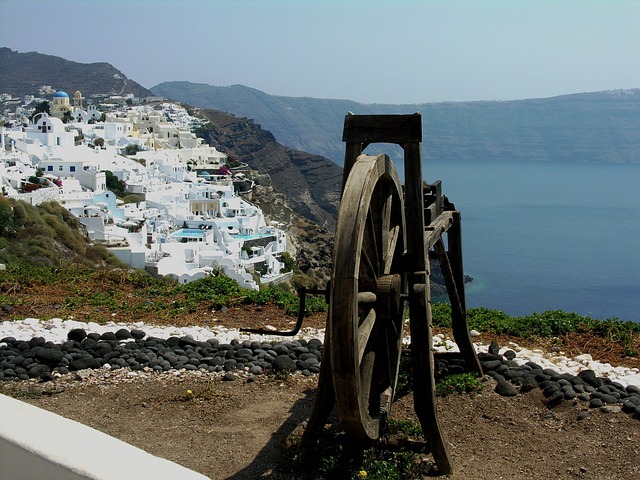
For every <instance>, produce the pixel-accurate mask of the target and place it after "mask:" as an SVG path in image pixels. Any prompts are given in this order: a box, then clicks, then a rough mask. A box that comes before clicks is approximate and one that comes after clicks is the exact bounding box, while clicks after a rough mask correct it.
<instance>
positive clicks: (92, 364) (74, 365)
mask: <svg viewBox="0 0 640 480" xmlns="http://www.w3.org/2000/svg"><path fill="white" fill-rule="evenodd" d="M101 366H102V362H101V361H100V359H99V358H79V359H78V360H74V361H72V362H70V363H69V370H71V371H74V370H84V369H86V368H100V367H101Z"/></svg>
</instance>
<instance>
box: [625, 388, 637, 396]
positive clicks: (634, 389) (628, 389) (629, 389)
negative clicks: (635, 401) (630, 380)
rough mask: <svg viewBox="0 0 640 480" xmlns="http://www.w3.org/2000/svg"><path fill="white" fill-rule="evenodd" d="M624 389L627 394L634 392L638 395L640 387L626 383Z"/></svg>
mask: <svg viewBox="0 0 640 480" xmlns="http://www.w3.org/2000/svg"><path fill="white" fill-rule="evenodd" d="M625 390H626V391H627V393H628V394H636V395H638V396H640V387H638V386H637V385H627V388H626V389H625Z"/></svg>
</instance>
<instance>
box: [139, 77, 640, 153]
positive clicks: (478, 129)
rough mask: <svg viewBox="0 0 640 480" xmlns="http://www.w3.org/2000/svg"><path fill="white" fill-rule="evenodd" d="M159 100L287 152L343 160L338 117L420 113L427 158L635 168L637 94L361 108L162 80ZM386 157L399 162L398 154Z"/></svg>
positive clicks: (639, 129)
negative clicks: (193, 109) (257, 133)
mask: <svg viewBox="0 0 640 480" xmlns="http://www.w3.org/2000/svg"><path fill="white" fill-rule="evenodd" d="M151 91H152V92H153V93H154V94H156V95H159V96H163V97H166V98H171V99H173V100H176V101H181V102H186V103H189V104H191V105H194V106H197V107H201V108H215V109H217V110H222V111H226V112H229V113H233V114H235V115H239V116H246V117H250V118H253V119H254V120H255V121H256V122H257V123H259V124H260V125H262V126H263V127H264V128H266V129H268V130H269V131H271V132H272V133H273V134H274V136H275V138H276V140H277V141H278V142H279V143H282V144H283V145H287V146H289V147H291V148H295V149H298V150H303V151H306V152H310V153H314V154H317V155H321V156H324V157H326V158H329V159H331V160H332V161H334V162H335V163H337V164H338V165H342V163H343V155H344V146H343V144H342V142H341V137H342V125H343V119H344V115H345V114H346V113H347V112H349V111H352V112H354V113H356V114H389V113H394V114H411V113H415V112H417V111H418V112H420V113H422V115H423V130H424V132H423V152H424V153H423V155H424V159H425V160H431V159H438V160H444V161H468V160H473V161H477V160H483V161H486V160H494V161H543V162H565V163H640V89H631V90H608V91H603V92H588V93H574V94H567V95H561V96H557V97H551V98H541V99H524V100H507V101H476V102H440V103H423V104H403V105H393V104H363V103H358V102H354V101H351V100H327V99H315V98H311V97H284V96H274V95H269V94H266V93H264V92H261V91H260V90H257V89H254V88H251V87H246V86H243V85H232V86H226V87H216V86H211V85H208V84H202V83H192V82H185V81H180V82H163V83H161V84H159V85H156V86H155V87H152V88H151ZM391 155H392V156H394V155H395V157H399V156H400V154H399V153H398V151H396V153H395V154H393V153H392V154H391Z"/></svg>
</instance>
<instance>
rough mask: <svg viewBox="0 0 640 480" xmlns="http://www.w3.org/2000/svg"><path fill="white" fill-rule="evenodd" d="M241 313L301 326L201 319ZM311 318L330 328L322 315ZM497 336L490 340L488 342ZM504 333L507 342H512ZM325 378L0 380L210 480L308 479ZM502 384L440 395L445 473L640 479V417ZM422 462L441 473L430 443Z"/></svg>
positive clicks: (484, 479)
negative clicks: (297, 450) (514, 392)
mask: <svg viewBox="0 0 640 480" xmlns="http://www.w3.org/2000/svg"><path fill="white" fill-rule="evenodd" d="M239 319H242V323H243V325H244V326H249V325H250V326H264V325H265V324H270V325H273V326H276V327H278V328H290V327H291V326H292V323H295V319H291V318H288V317H285V316H283V315H282V314H281V313H278V312H277V311H276V310H273V309H271V308H269V307H265V308H260V309H256V308H255V307H254V308H253V310H251V311H247V310H245V311H236V310H235V309H231V310H228V311H225V312H215V314H211V317H210V318H208V319H207V318H205V319H202V317H201V319H200V324H205V325H206V324H222V325H226V326H229V327H232V326H234V327H237V326H239V325H238V323H239ZM251 324H253V325H251ZM305 325H306V326H317V327H321V326H324V316H317V317H314V318H313V319H311V320H308V321H307V322H306V323H305ZM491 340H492V338H481V341H482V342H483V343H488V342H490V341H491ZM498 340H499V342H500V343H502V344H504V343H503V342H506V341H507V340H508V339H506V338H502V339H498ZM556 344H557V341H556ZM562 345H563V348H566V349H567V350H568V351H569V352H571V353H576V352H577V353H592V354H593V355H594V358H598V353H599V352H600V353H602V355H603V356H604V357H605V358H607V359H608V360H609V361H611V362H612V363H614V364H625V363H627V366H635V362H636V359H624V358H620V357H617V356H616V355H615V354H614V352H613V351H612V350H610V349H609V350H608V347H607V346H606V345H605V344H603V343H602V341H601V340H594V339H585V338H581V337H572V338H568V337H567V338H563V339H562ZM584 345H588V346H589V347H590V348H584ZM530 346H533V345H530ZM538 346H542V347H544V346H545V345H544V344H543V345H538ZM547 346H549V345H547ZM616 360H617V361H616ZM628 362H631V363H630V364H629V363H628ZM136 373H137V372H136ZM317 381H318V377H317V376H312V377H304V376H302V375H301V374H293V375H289V376H287V377H278V378H276V377H274V376H267V375H261V376H258V377H255V378H254V379H252V380H248V378H247V377H241V378H239V379H238V380H235V381H226V382H225V381H221V380H220V379H219V378H217V377H214V376H210V375H205V374H204V373H202V372H195V373H186V372H185V373H183V374H181V375H178V376H176V375H173V374H171V373H164V374H157V373H153V372H147V373H140V374H138V375H136V376H133V375H127V373H126V372H120V373H116V372H112V373H105V372H104V371H93V372H91V373H81V374H78V373H74V374H70V375H66V376H64V377H62V378H61V379H57V380H54V381H51V382H46V383H35V382H11V383H4V384H2V383H0V392H1V393H4V394H7V395H10V396H13V397H16V398H18V399H20V400H22V401H26V402H29V403H31V404H33V405H36V406H38V407H41V408H44V409H46V410H49V411H52V412H55V413H58V414H60V415H62V416H64V417H67V418H70V419H73V420H76V421H78V422H81V423H83V424H86V425H89V426H91V427H93V428H96V429H97V430H100V431H103V432H105V433H107V434H109V435H112V436H113V437H115V438H118V439H120V440H123V441H125V442H128V443H130V444H132V445H135V446H137V447H139V448H142V449H144V450H145V451H147V452H149V453H151V454H153V455H157V456H160V457H163V458H167V459H169V460H171V461H174V462H177V463H179V464H181V465H184V466H185V467H188V468H190V469H193V470H195V471H197V472H200V473H202V474H204V475H207V476H209V477H210V478H212V479H232V480H244V479H247V480H254V479H271V480H282V479H292V478H299V476H298V474H297V473H295V470H294V469H292V467H291V465H292V461H293V460H292V452H291V448H288V446H287V445H290V444H291V443H292V442H294V441H295V439H296V438H299V436H300V435H301V433H302V432H303V431H304V427H305V422H306V420H307V419H308V417H309V414H310V412H311V408H312V406H313V401H314V397H315V392H316V386H317ZM492 382H493V381H492V380H489V381H488V382H487V384H486V387H485V389H484V390H483V391H482V392H480V393H479V394H477V395H475V396H468V395H465V396H460V395H450V396H448V397H438V414H439V419H440V424H441V428H442V430H443V433H444V435H445V439H446V443H447V448H448V450H449V454H450V456H451V458H452V462H453V467H454V472H455V473H454V475H452V476H449V477H444V478H450V479H456V480H458V479H477V480H495V479H500V478H518V479H519V478H523V479H524V478H526V479H573V478H588V479H609V478H616V479H637V478H640V421H639V420H637V419H633V418H632V417H630V416H629V415H627V414H624V413H621V412H609V411H605V410H603V409H598V410H591V411H590V417H589V418H588V419H586V420H578V414H579V413H580V412H581V411H583V410H586V409H587V407H586V405H585V404H584V403H582V402H564V403H563V404H561V405H560V406H558V407H556V408H553V409H551V408H548V407H547V406H546V405H545V401H544V398H543V396H542V394H541V393H540V392H539V391H532V392H529V393H527V394H525V395H519V396H517V397H514V398H504V397H500V396H498V395H497V394H496V393H494V392H493V384H492ZM189 391H190V392H189ZM391 418H393V419H398V420H399V419H412V420H416V417H415V414H414V410H413V398H412V395H411V394H409V395H407V396H405V397H403V398H401V399H399V400H397V401H396V402H395V403H394V405H393V409H392V412H391ZM392 440H393V438H392ZM424 462H425V463H426V464H428V466H430V467H431V473H430V475H435V473H436V469H435V466H434V465H433V457H432V456H431V455H430V454H428V452H427V453H425V454H424ZM427 469H428V468H427ZM307 473H309V472H307Z"/></svg>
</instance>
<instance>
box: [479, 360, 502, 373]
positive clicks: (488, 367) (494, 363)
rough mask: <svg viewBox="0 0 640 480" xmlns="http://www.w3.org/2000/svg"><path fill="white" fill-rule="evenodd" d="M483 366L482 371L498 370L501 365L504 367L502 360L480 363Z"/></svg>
mask: <svg viewBox="0 0 640 480" xmlns="http://www.w3.org/2000/svg"><path fill="white" fill-rule="evenodd" d="M480 363H481V365H482V369H483V370H487V371H490V370H495V369H497V368H498V367H499V366H500V365H502V361H501V360H488V361H485V362H480Z"/></svg>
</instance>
